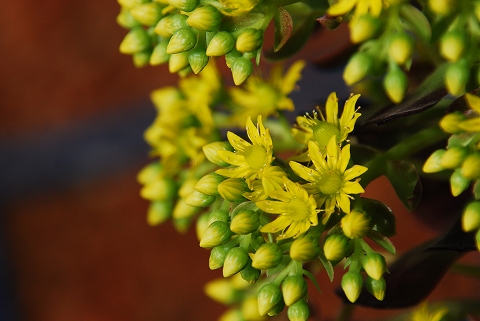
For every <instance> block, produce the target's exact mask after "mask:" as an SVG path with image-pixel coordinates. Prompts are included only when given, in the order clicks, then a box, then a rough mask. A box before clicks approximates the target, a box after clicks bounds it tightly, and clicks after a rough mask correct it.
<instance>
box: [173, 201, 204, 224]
mask: <svg viewBox="0 0 480 321" xmlns="http://www.w3.org/2000/svg"><path fill="white" fill-rule="evenodd" d="M200 211H201V208H200V207H196V206H191V205H188V204H187V203H185V201H184V199H183V198H180V199H179V200H178V201H177V203H176V204H175V207H174V208H173V214H172V216H173V218H174V219H177V220H180V219H190V218H192V217H193V216H195V215H196V214H197V213H198V212H200Z"/></svg>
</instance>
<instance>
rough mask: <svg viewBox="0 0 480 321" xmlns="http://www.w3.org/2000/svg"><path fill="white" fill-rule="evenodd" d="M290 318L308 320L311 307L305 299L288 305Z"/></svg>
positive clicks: (292, 319)
mask: <svg viewBox="0 0 480 321" xmlns="http://www.w3.org/2000/svg"><path fill="white" fill-rule="evenodd" d="M287 316H288V320H290V321H307V320H308V318H309V317H310V308H309V307H308V304H307V302H305V300H300V301H297V302H295V303H294V304H292V305H291V306H289V307H288V310H287Z"/></svg>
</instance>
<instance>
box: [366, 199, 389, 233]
mask: <svg viewBox="0 0 480 321" xmlns="http://www.w3.org/2000/svg"><path fill="white" fill-rule="evenodd" d="M361 202H362V209H363V210H364V211H365V212H367V213H368V215H369V216H370V218H371V219H372V224H373V230H374V231H377V232H379V233H381V234H383V235H385V236H394V235H395V234H397V222H396V219H395V215H394V214H393V211H392V209H391V208H390V207H388V206H387V205H386V204H385V203H383V202H380V201H378V200H374V199H370V198H361Z"/></svg>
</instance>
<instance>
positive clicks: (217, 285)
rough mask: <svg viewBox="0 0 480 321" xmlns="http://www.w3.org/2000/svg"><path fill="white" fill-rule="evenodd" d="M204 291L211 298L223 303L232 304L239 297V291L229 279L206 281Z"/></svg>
mask: <svg viewBox="0 0 480 321" xmlns="http://www.w3.org/2000/svg"><path fill="white" fill-rule="evenodd" d="M205 293H206V294H207V295H208V296H209V297H210V298H211V299H213V300H215V301H217V302H220V303H223V304H232V303H233V302H235V301H236V300H237V298H238V297H239V294H240V293H239V291H238V290H237V289H235V287H234V285H233V283H232V281H231V280H227V279H217V280H213V281H210V282H208V283H207V284H206V285H205Z"/></svg>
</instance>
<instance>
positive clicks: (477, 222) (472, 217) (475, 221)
mask: <svg viewBox="0 0 480 321" xmlns="http://www.w3.org/2000/svg"><path fill="white" fill-rule="evenodd" d="M462 228H463V230H464V231H465V232H471V231H475V230H478V229H480V201H475V202H471V203H469V204H468V205H467V207H466V208H465V210H464V211H463V215H462Z"/></svg>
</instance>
